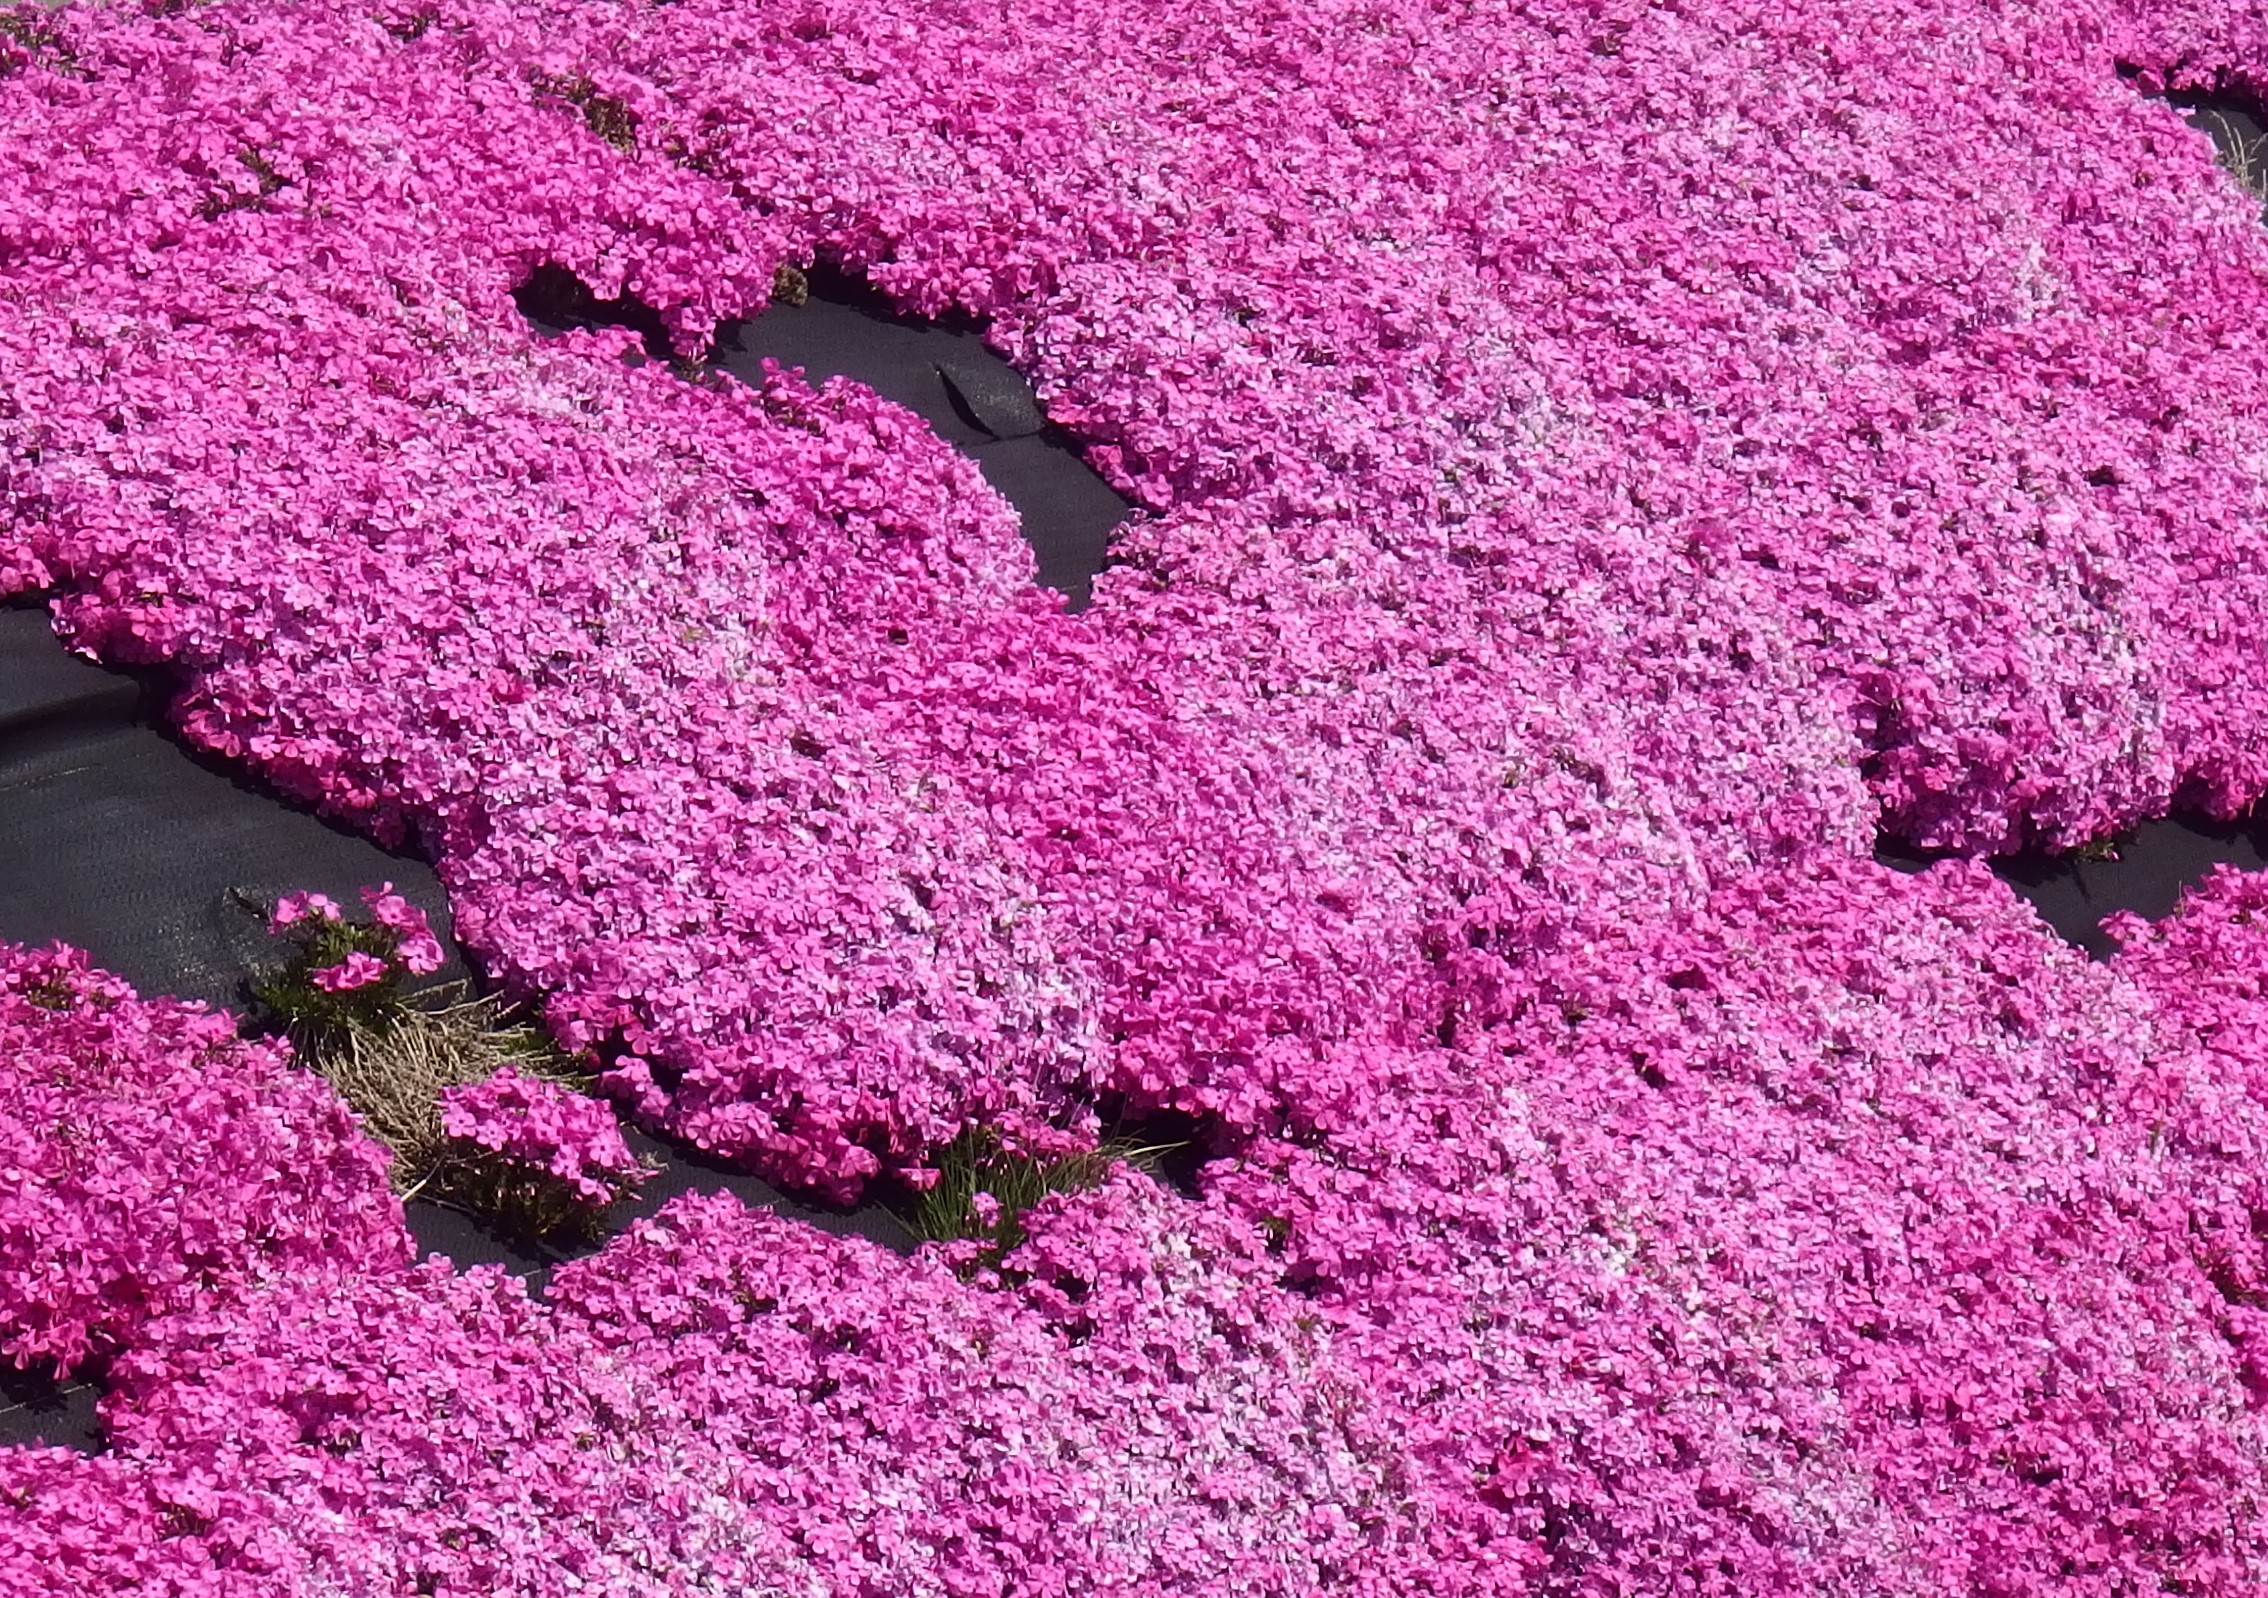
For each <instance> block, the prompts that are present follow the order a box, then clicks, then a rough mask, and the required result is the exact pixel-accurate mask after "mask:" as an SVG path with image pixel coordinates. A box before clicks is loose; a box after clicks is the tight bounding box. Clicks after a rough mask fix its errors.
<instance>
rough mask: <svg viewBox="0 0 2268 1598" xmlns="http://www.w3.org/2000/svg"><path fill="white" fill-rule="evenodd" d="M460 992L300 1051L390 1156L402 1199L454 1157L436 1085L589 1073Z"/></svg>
mask: <svg viewBox="0 0 2268 1598" xmlns="http://www.w3.org/2000/svg"><path fill="white" fill-rule="evenodd" d="M466 994H467V990H466V988H465V987H464V985H463V984H457V985H456V986H455V987H454V988H446V989H441V990H438V992H437V993H436V995H434V996H433V997H435V998H438V999H440V1001H441V1002H439V1003H433V1002H432V1001H431V999H428V1001H427V1002H425V1003H420V1004H405V1005H402V1006H400V1007H399V1009H398V1010H397V1011H396V1012H395V1013H394V1015H393V1016H392V1018H391V1023H390V1024H389V1025H387V1026H385V1027H383V1028H375V1027H363V1026H355V1027H349V1028H347V1029H346V1030H345V1031H344V1032H343V1033H342V1034H341V1035H340V1036H339V1038H338V1039H337V1040H336V1041H335V1042H333V1043H332V1044H330V1045H329V1046H327V1047H319V1048H316V1049H313V1050H308V1051H305V1053H304V1058H305V1059H306V1063H307V1064H308V1066H309V1067H310V1068H311V1069H313V1070H314V1071H316V1072H317V1073H318V1074H320V1075H321V1076H322V1077H323V1078H324V1079H325V1080H327V1081H328V1082H329V1083H330V1084H331V1086H332V1087H334V1088H336V1089H337V1090H338V1093H339V1096H340V1097H341V1098H343V1099H345V1100H346V1101H347V1103H348V1104H350V1105H352V1106H353V1107H354V1110H355V1112H356V1113H357V1114H358V1115H360V1116H361V1117H362V1122H363V1125H364V1126H365V1127H366V1128H367V1129H368V1131H369V1133H370V1135H371V1136H372V1137H374V1138H376V1139H377V1140H378V1141H379V1142H381V1143H383V1144H385V1145H386V1147H387V1148H389V1149H391V1150H392V1151H393V1155H394V1187H395V1190H396V1191H397V1192H400V1193H402V1194H403V1195H404V1196H405V1197H406V1196H408V1195H410V1194H413V1193H417V1192H419V1191H421V1190H423V1189H425V1188H427V1187H428V1186H429V1185H430V1184H432V1183H433V1182H434V1180H435V1178H436V1177H438V1176H441V1175H443V1174H444V1173H445V1172H447V1170H448V1169H449V1168H450V1167H451V1165H452V1164H453V1163H457V1162H459V1161H461V1153H460V1151H458V1150H457V1149H456V1148H455V1147H454V1146H453V1144H452V1142H451V1140H450V1138H449V1137H448V1135H447V1134H446V1133H445V1132H444V1131H443V1130H442V1127H441V1093H442V1090H443V1089H445V1088H453V1087H470V1086H472V1085H473V1084H474V1083H478V1082H484V1081H486V1080H487V1079H488V1078H490V1077H491V1076H494V1075H495V1074H496V1073H497V1072H498V1071H499V1070H501V1069H503V1068H504V1067H506V1066H511V1067H514V1068H515V1069H517V1070H518V1071H519V1072H520V1074H521V1075H523V1076H533V1077H540V1078H542V1079H544V1080H546V1081H552V1082H559V1083H562V1084H564V1085H566V1086H569V1087H573V1088H577V1089H584V1088H587V1087H588V1086H589V1077H588V1076H587V1075H586V1074H585V1073H583V1072H581V1071H579V1070H577V1069H576V1068H575V1066H574V1064H573V1063H572V1062H571V1061H569V1060H568V1059H567V1058H566V1057H565V1056H564V1055H562V1054H560V1053H559V1051H558V1050H557V1049H555V1048H553V1047H552V1046H551V1044H550V1042H549V1041H548V1040H547V1039H546V1038H545V1037H544V1035H543V1034H542V1033H541V1032H540V1031H538V1030H537V1029H536V1028H535V1027H532V1026H528V1025H526V1024H524V1023H521V1022H515V1021H513V1020H511V1019H510V1018H509V1017H510V1012H509V1010H508V1009H507V1008H506V1006H505V1004H504V1002H503V1001H502V1000H501V999H499V998H496V997H493V996H491V997H487V998H470V997H467V996H466ZM436 1196H437V1197H438V1196H445V1195H443V1194H436Z"/></svg>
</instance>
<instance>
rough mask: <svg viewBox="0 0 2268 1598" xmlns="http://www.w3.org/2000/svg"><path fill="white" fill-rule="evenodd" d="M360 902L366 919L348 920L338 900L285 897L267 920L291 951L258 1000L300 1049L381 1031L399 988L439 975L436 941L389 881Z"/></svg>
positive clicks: (440, 957) (366, 893)
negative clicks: (371, 1030) (356, 1032)
mask: <svg viewBox="0 0 2268 1598" xmlns="http://www.w3.org/2000/svg"><path fill="white" fill-rule="evenodd" d="M362 902H363V906H364V909H365V910H366V911H367V916H366V917H365V918H364V919H362V920H358V921H350V920H348V919H347V914H346V911H345V910H343V909H342V908H340V906H339V903H338V901H337V900H335V899H333V898H331V897H330V896H329V895H328V894H323V893H316V892H314V891H312V890H309V891H305V892H301V893H289V894H285V895H284V896H283V897H282V898H281V899H279V900H277V901H276V905H275V909H274V910H273V912H271V914H270V915H269V918H268V931H269V932H270V933H271V934H272V935H274V936H276V937H280V938H286V939H288V940H290V942H291V944H292V946H293V947H292V954H291V956H290V958H289V959H288V960H286V961H285V963H284V966H283V968H282V969H281V970H280V971H278V972H276V973H275V974H274V975H273V976H271V977H269V978H268V979H267V980H266V981H265V982H263V983H261V984H260V985H259V988H258V997H259V1000H260V1002H261V1003H262V1004H263V1005H264V1006H266V1007H267V1009H268V1010H270V1011H271V1012H273V1014H274V1015H275V1016H276V1017H277V1019H278V1020H280V1021H281V1022H282V1023H283V1025H284V1026H285V1027H286V1028H287V1029H290V1030H292V1031H293V1032H294V1033H295V1035H296V1036H297V1037H298V1039H299V1041H300V1042H301V1043H302V1044H305V1045H310V1046H316V1047H321V1046H323V1045H325V1044H331V1045H335V1044H337V1043H338V1042H339V1040H340V1038H341V1036H342V1035H343V1034H344V1033H346V1032H348V1031H350V1030H352V1029H353V1028H354V1027H357V1026H360V1027H364V1028H375V1029H381V1030H382V1029H383V1028H384V1027H385V1026H386V1025H387V1024H388V1023H389V1022H390V1020H391V1018H392V1017H393V1015H394V1014H395V1013H396V1011H397V1010H398V1008H399V1005H400V1003H401V989H402V984H403V982H404V981H405V980H406V979H407V978H409V977H411V976H429V975H431V974H432V973H433V972H435V971H438V970H440V969H441V966H442V963H443V960H444V955H443V953H442V949H441V940H440V939H439V938H437V937H435V936H434V934H433V928H432V925H431V924H430V923H429V922H428V921H427V920H426V917H425V912H424V911H422V910H420V909H418V907H417V906H415V905H413V904H411V903H410V902H409V901H408V900H407V899H405V898H403V897H402V896H401V895H400V894H398V893H396V892H395V891H394V885H393V884H392V883H391V882H386V883H381V884H379V885H378V886H377V887H375V888H364V889H363V890H362Z"/></svg>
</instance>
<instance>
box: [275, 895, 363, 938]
mask: <svg viewBox="0 0 2268 1598" xmlns="http://www.w3.org/2000/svg"><path fill="white" fill-rule="evenodd" d="M344 917H345V912H344V911H342V910H341V909H340V908H339V906H338V901H337V900H335V899H333V898H331V897H330V896H329V895H328V894H321V893H313V892H309V893H287V894H285V895H284V896H283V897H282V898H281V899H278V900H277V901H276V909H275V914H274V916H273V917H271V918H270V920H269V922H268V930H269V931H270V932H272V933H273V932H282V931H283V930H284V929H285V928H287V927H293V926H297V925H298V924H299V923H300V922H302V921H308V920H316V921H339V920H342V919H344Z"/></svg>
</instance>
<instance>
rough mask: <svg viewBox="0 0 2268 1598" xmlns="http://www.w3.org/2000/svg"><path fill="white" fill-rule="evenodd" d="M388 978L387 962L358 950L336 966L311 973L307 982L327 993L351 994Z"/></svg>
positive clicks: (328, 966)
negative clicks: (355, 990)
mask: <svg viewBox="0 0 2268 1598" xmlns="http://www.w3.org/2000/svg"><path fill="white" fill-rule="evenodd" d="M385 976H386V962H385V961H383V960H381V959H379V958H378V957H377V956H376V955H372V954H365V953H363V951H362V950H360V949H356V950H354V951H353V952H351V953H350V954H348V955H347V957H346V958H345V959H344V960H341V961H340V962H339V963H338V964H336V965H327V966H322V967H320V968H318V969H317V970H314V971H310V972H309V973H308V974H307V980H308V981H310V982H312V983H314V984H315V986H317V987H319V988H321V989H322V990H323V991H324V992H325V993H349V992H352V991H353V990H354V989H356V988H366V987H368V986H370V984H372V983H373V982H380V981H383V980H384V979H385Z"/></svg>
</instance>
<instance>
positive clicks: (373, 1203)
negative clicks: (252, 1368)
mask: <svg viewBox="0 0 2268 1598" xmlns="http://www.w3.org/2000/svg"><path fill="white" fill-rule="evenodd" d="M288 1061H289V1057H288V1052H287V1051H286V1049H285V1048H284V1047H283V1046H282V1045H280V1044H270V1043H247V1042H243V1041H240V1040H239V1039H238V1038H237V1035H236V1028H235V1024H234V1022H233V1020H232V1019H231V1018H230V1017H228V1016H226V1015H220V1014H215V1013H213V1012H212V1011H209V1010H207V1009H205V1008H204V1007H203V1006H201V1005H191V1004H184V1003H181V1002H179V1001H177V1000H170V999H150V1000H145V999H138V998H136V997H135V996H134V994H133V991H132V990H131V989H130V988H128V987H127V986H126V985H125V984H124V983H122V982H120V981H118V980H117V979H116V978H114V977H110V976H107V975H104V974H102V973H100V972H97V971H95V970H94V969H93V968H92V967H91V966H90V965H89V964H88V962H87V960H86V957H85V956H84V955H80V954H77V953H73V952H68V951H64V950H60V949H57V950H49V951H32V950H26V949H22V948H18V947H16V946H13V945H5V944H0V1359H4V1360H6V1361H8V1362H9V1363H11V1364H14V1365H29V1364H33V1363H35V1362H40V1361H52V1362H54V1363H55V1364H56V1365H57V1366H58V1367H59V1368H61V1369H63V1370H64V1371H66V1372H67V1371H69V1370H70V1369H72V1368H74V1367H76V1366H78V1365H80V1364H82V1363H84V1362H88V1361H95V1362H100V1361H101V1360H103V1359H105V1358H107V1357H108V1356H109V1355H110V1354H111V1353H112V1352H114V1351H115V1350H116V1349H117V1348H119V1347H120V1346H122V1345H123V1344H125V1343H127V1342H130V1341H131V1340H132V1338H133V1337H134V1336H135V1334H136V1332H137V1329H138V1328H139V1327H140V1326H141V1325H142V1324H143V1323H144V1322H145V1321H147V1320H148V1319H149V1318H150V1317H151V1316H153V1315H158V1314H162V1313H165V1312H166V1311H168V1310H170V1309H173V1308H176V1307H179V1306H181V1305H183V1304H185V1303H189V1302H192V1301H194V1300H195V1299H197V1298H198V1297H199V1296H200V1295H202V1294H205V1293H208V1292H211V1291H215V1290H218V1289H220V1288H223V1287H226V1286H228V1285H230V1284H235V1283H240V1282H243V1281H245V1280H250V1279H256V1278H259V1277H263V1276H267V1275H271V1274H273V1273H275V1272H278V1271H282V1270H288V1269H292V1268H295V1267H298V1266H302V1265H309V1264H313V1263H316V1262H320V1261H325V1260H332V1259H340V1260H347V1261H353V1262H357V1263H358V1264H361V1265H366V1266H368V1267H370V1268H372V1269H380V1268H384V1267H386V1266H388V1265H390V1264H393V1263H396V1262H399V1261H402V1260H405V1259H406V1258H407V1257H408V1249H409V1243H408V1238H407V1236H406V1235H405V1234H404V1233H403V1231H402V1227H401V1209H400V1207H399V1205H397V1204H396V1203H395V1202H394V1200H393V1197H392V1195H391V1193H390V1192H389V1191H388V1189H387V1185H386V1158H385V1155H384V1153H383V1151H381V1150H380V1149H379V1148H378V1147H377V1146H376V1145H375V1144H373V1143H371V1142H370V1141H368V1140H367V1139H366V1138H364V1137H363V1136H362V1135H361V1133H360V1132H359V1130H358V1129H357V1127H356V1125H355V1123H354V1119H353V1117H352V1116H351V1114H349V1112H348V1111H347V1109H346V1108H345V1106H344V1105H342V1104H341V1103H339V1101H338V1100H337V1098H336V1097H335V1096H334V1095H333V1094H332V1092H331V1090H330V1088H329V1087H328V1086H327V1085H326V1084H325V1083H324V1082H323V1081H322V1080H321V1079H320V1078H318V1077H316V1076H314V1075H312V1074H310V1073H307V1072H302V1071H297V1070H294V1069H292V1068H291V1066H290V1064H289V1063H288Z"/></svg>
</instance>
